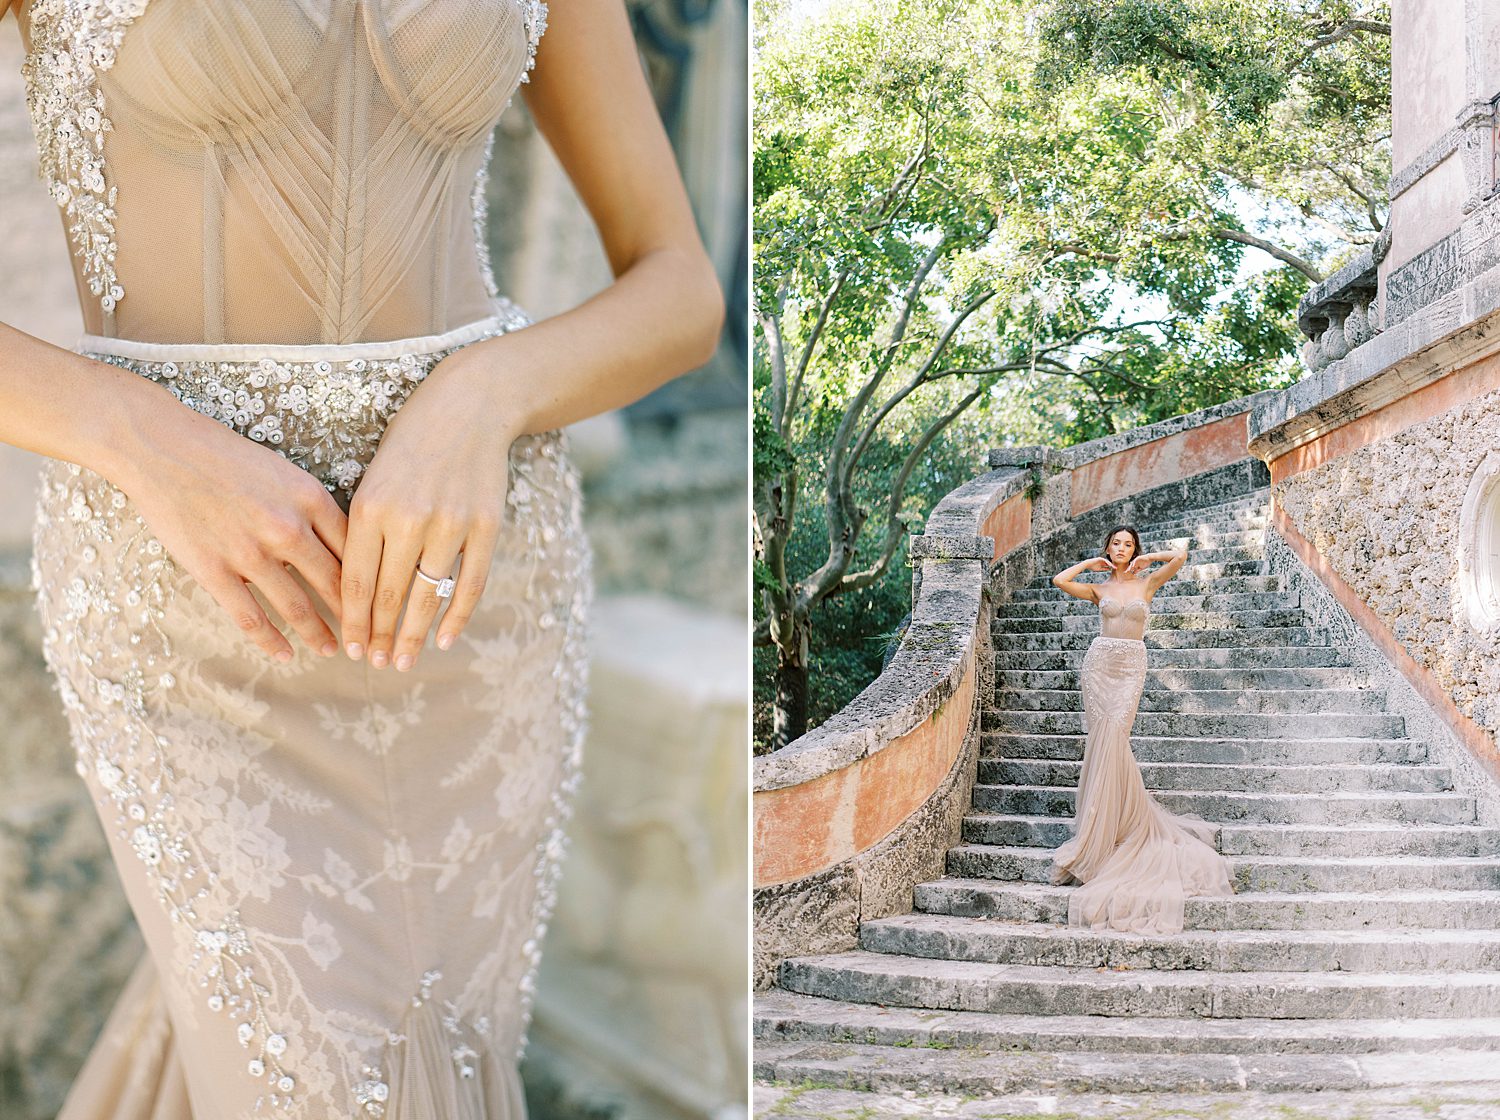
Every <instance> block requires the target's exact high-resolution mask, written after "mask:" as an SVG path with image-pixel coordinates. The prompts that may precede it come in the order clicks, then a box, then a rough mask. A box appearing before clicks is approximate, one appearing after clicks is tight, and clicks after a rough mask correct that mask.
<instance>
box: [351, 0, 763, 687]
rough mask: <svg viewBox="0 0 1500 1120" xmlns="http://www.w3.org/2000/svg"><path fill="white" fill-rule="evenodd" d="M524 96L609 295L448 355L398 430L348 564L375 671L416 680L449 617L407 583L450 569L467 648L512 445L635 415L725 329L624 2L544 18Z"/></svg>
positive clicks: (356, 529)
mask: <svg viewBox="0 0 1500 1120" xmlns="http://www.w3.org/2000/svg"><path fill="white" fill-rule="evenodd" d="M522 89H523V91H524V96H525V97H526V102H527V105H528V107H529V108H530V110H531V113H532V116H533V117H534V118H535V120H536V123H537V127H538V129H539V130H540V131H541V134H542V136H543V137H545V138H546V140H547V142H548V143H549V144H550V145H551V147H552V150H553V151H554V152H555V153H556V154H557V158H558V160H559V161H560V162H561V164H562V166H563V168H564V170H565V171H566V172H567V174H568V177H569V178H570V179H571V180H572V183H573V185H574V187H575V188H576V189H577V191H578V194H579V197H580V198H581V199H582V200H583V203H584V205H585V206H586V207H587V208H588V211H589V214H590V215H591V216H592V217H593V219H594V224H595V226H596V228H597V229H598V232H599V237H600V239H601V241H602V242H603V245H604V251H605V254H606V256H607V257H608V259H609V264H610V268H611V270H612V271H613V273H614V276H615V280H614V283H612V284H611V285H609V286H608V287H607V288H605V289H604V290H603V291H601V292H599V293H597V294H596V295H594V296H592V297H591V298H589V299H587V300H585V301H584V302H583V303H581V304H580V305H579V306H577V307H575V308H573V309H572V310H569V311H566V312H564V313H562V314H559V315H556V316H554V317H552V318H549V319H545V320H543V321H541V322H539V323H534V324H532V325H530V326H528V327H525V328H524V329H521V330H516V331H511V332H508V333H506V334H503V335H500V336H497V337H495V338H490V339H485V340H482V341H480V342H476V343H473V344H471V345H469V346H465V347H463V348H461V349H460V350H457V351H455V352H454V353H453V354H451V355H449V356H448V357H446V358H444V359H443V360H442V361H441V362H439V363H438V364H437V365H436V366H435V367H434V368H433V369H432V371H431V372H430V373H429V374H428V375H427V377H426V379H425V380H424V381H423V382H422V384H421V385H420V386H418V387H417V389H416V390H414V391H413V393H412V394H411V396H410V397H409V398H408V399H407V401H406V403H405V404H403V405H402V408H401V411H400V413H399V414H397V415H396V416H395V417H393V418H392V420H391V423H390V425H389V426H388V428H387V429H386V431H385V433H384V434H383V436H382V438H381V443H380V446H379V448H378V450H377V451H376V453H375V457H374V459H373V460H372V461H371V464H370V467H369V469H368V470H367V471H366V472H365V475H364V477H363V478H362V479H361V480H360V485H359V489H358V490H356V491H355V495H354V499H353V502H352V504H351V507H350V520H349V540H348V548H347V550H346V552H345V554H344V557H343V561H344V621H343V639H344V642H345V645H346V647H347V649H348V652H349V655H350V656H351V657H355V658H358V657H360V656H362V655H363V654H364V653H365V652H366V651H368V653H369V656H370V662H371V664H372V665H374V666H375V667H377V668H379V667H381V666H382V665H384V664H386V663H387V661H394V662H395V663H396V666H397V668H400V669H407V668H410V667H411V665H413V664H415V661H416V657H417V655H418V653H419V652H420V651H421V649H422V646H423V645H424V644H425V642H426V637H427V633H428V630H429V629H430V628H431V626H432V622H433V620H434V619H435V618H436V616H437V612H438V609H439V607H440V605H441V604H440V602H439V600H438V599H437V598H436V596H434V595H433V594H431V593H430V590H429V588H430V586H431V585H429V584H426V583H425V581H423V582H421V583H420V585H414V584H413V580H414V578H415V575H416V569H417V567H418V566H420V567H421V568H422V570H423V571H426V572H429V573H431V574H434V575H437V574H446V573H448V572H450V571H452V569H453V566H454V564H455V563H456V561H457V557H458V554H459V552H460V551H461V552H462V553H463V565H462V569H461V571H460V573H459V575H458V583H457V586H456V588H455V590H454V593H453V597H452V599H451V600H450V601H449V603H448V606H447V609H446V611H445V612H444V614H443V619H442V622H441V624H440V625H439V628H438V629H439V633H438V646H439V647H440V648H444V649H446V648H447V647H448V646H449V645H450V644H451V643H452V642H453V641H454V640H456V638H457V636H458V634H459V633H460V632H461V631H462V630H463V627H464V625H465V623H466V622H467V621H468V618H469V616H470V615H471V613H472V612H473V610H474V608H475V607H476V606H477V605H478V602H479V599H480V596H481V595H482V594H483V591H484V586H485V583H486V580H487V571H488V567H489V560H490V557H491V555H492V550H493V546H494V542H495V540H496V539H497V536H498V525H497V523H496V521H495V518H496V517H497V516H498V513H499V511H500V510H501V509H503V507H504V501H505V494H506V489H507V478H506V470H507V464H506V455H507V452H508V450H509V447H510V445H511V443H513V442H514V440H515V439H516V437H517V436H520V435H525V434H528V433H538V432H545V431H548V430H550V429H553V428H558V427H561V426H563V425H565V424H570V423H573V422H574V421H577V420H582V419H584V418H585V417H588V416H594V415H597V414H598V413H601V412H605V411H608V410H610V409H613V408H618V407H620V406H621V405H625V404H628V403H630V402H631V401H634V400H637V399H639V398H640V397H642V396H644V395H645V394H647V393H648V392H650V391H651V390H653V389H655V388H657V387H658V386H660V385H662V384H664V383H665V382H667V381H669V380H671V379H672V378H674V377H677V376H679V375H680V374H683V373H686V372H687V371H688V370H690V369H693V368H695V367H697V366H699V365H702V364H703V363H704V362H706V361H707V360H708V359H709V357H710V356H711V355H712V354H713V351H714V348H715V346H716V344H717V340H718V337H719V331H720V328H721V327H722V325H723V320H724V297H723V294H722V292H721V291H720V288H719V282H718V277H717V275H716V274H715V271H714V268H713V264H712V261H711V260H710V259H709V256H708V253H707V252H706V251H705V249H704V247H703V243H702V240H701V238H700V237H699V234H698V227H697V222H696V220H695V219H694V217H693V212H692V207H691V205H690V204H689V201H688V196H687V188H686V187H685V186H684V185H683V182H682V177H681V174H680V173H679V171H678V168H677V162H676V159H675V157H674V156H673V153H672V147H671V144H670V143H669V142H668V139H667V135H666V130H665V129H664V128H663V126H662V122H661V118H660V116H659V115H658V113H657V110H656V105H655V102H654V101H653V100H652V97H651V91H650V87H649V86H648V85H647V83H646V77H645V74H644V72H643V71H642V68H641V62H640V58H639V56H638V54H637V51H636V45H635V39H634V37H633V36H632V34H631V30H630V21H629V19H628V18H627V16H626V12H625V7H624V4H623V2H622V0H567V2H566V3H563V4H553V5H552V8H551V9H550V11H549V14H548V26H547V31H546V34H545V35H544V36H543V38H542V41H541V43H540V44H539V48H538V51H537V65H536V69H535V70H533V71H532V72H531V76H530V80H529V81H528V82H527V83H526V84H525V85H524V86H523V87H522ZM732 187H733V189H736V190H738V189H740V188H741V184H738V183H736V184H733V185H732ZM409 592H410V600H409V601H407V597H408V593H409ZM403 602H405V603H406V611H405V616H404V618H403V619H402V623H401V632H400V635H399V636H397V635H396V632H395V631H396V619H397V616H398V614H399V613H400V610H401V606H402V604H403Z"/></svg>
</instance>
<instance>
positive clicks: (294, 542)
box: [0, 0, 346, 659]
mask: <svg viewBox="0 0 1500 1120" xmlns="http://www.w3.org/2000/svg"><path fill="white" fill-rule="evenodd" d="M0 2H3V0H0ZM0 441H4V442H5V443H8V444H11V445H12V446H14V447H20V448H24V449H25V450H27V451H35V452H37V453H38V454H41V455H46V456H50V457H51V458H54V459H62V460H65V461H66V462H70V463H77V464H78V465H79V466H82V467H86V468H88V469H89V470H91V471H94V472H95V473H96V474H99V475H101V476H103V477H104V478H106V479H108V480H109V481H110V482H112V483H114V484H115V485H116V486H118V487H119V488H120V489H121V490H123V491H124V492H125V493H126V494H127V495H128V496H129V497H130V498H131V499H132V501H133V502H134V503H135V506H136V510H137V512H138V513H139V514H140V515H141V517H142V518H143V519H144V520H145V521H146V524H147V527H148V528H149V529H150V530H151V531H152V533H153V534H154V535H155V536H156V537H157V539H158V540H160V541H161V543H162V546H163V547H164V548H165V549H166V550H167V553H168V554H169V555H170V556H171V557H172V558H173V560H175V561H177V562H178V563H180V564H181V565H182V566H183V567H184V568H185V569H187V571H188V573H189V574H190V575H192V576H193V577H194V578H195V579H196V580H197V581H198V582H199V583H201V584H202V585H203V587H204V588H205V589H206V590H207V591H208V592H209V593H210V594H211V595H212V596H213V597H214V599H215V600H216V601H217V602H218V604H219V605H220V606H221V607H223V608H224V610H225V611H226V612H228V614H229V615H230V617H231V618H232V619H233V620H234V621H235V624H236V625H238V626H239V627H240V629H241V630H243V631H244V633H245V636H246V637H247V638H249V639H250V640H251V641H253V642H254V643H255V644H256V645H258V646H260V648H261V649H263V650H264V651H265V652H266V653H267V654H269V655H271V656H282V655H284V659H287V658H290V657H291V656H292V647H291V645H290V643H288V641H287V640H286V638H285V637H284V636H283V635H282V633H281V631H280V630H278V629H277V628H276V626H274V625H273V624H272V623H271V621H270V619H269V618H268V617H267V616H266V613H265V611H264V610H263V609H262V608H261V605H260V604H259V603H258V602H256V599H255V596H254V595H252V594H251V592H250V589H249V587H247V586H246V583H247V581H248V582H252V583H254V584H255V585H256V586H257V587H259V588H260V590H261V592H262V593H263V594H264V595H265V597H266V599H267V601H268V602H270V603H271V605H272V606H274V607H275V608H276V609H277V611H279V612H280V614H281V616H282V618H283V619H286V620H287V621H288V622H289V623H290V625H291V628H293V629H295V630H296V631H297V633H298V634H300V635H301V637H302V638H303V640H304V641H306V642H307V644H308V645H309V646H310V647H311V648H313V649H316V650H322V649H323V648H324V647H325V646H326V645H327V644H328V643H331V642H332V641H333V631H332V630H331V629H330V628H329V627H328V626H327V624H326V623H325V622H324V620H323V619H322V618H321V617H320V616H319V613H318V611H317V609H316V607H315V606H314V605H313V602H312V600H311V599H310V598H309V596H308V595H307V594H306V593H305V592H304V590H303V589H302V588H301V587H300V586H299V585H298V584H297V582H296V581H295V580H294V579H293V578H292V576H291V574H290V573H289V572H288V571H287V569H286V565H287V564H291V565H293V566H294V567H296V568H297V570H298V571H299V572H300V573H301V574H302V575H303V577H304V578H305V580H306V581H307V584H308V585H309V586H310V587H311V588H313V589H314V590H315V591H316V592H317V593H318V594H319V595H320V596H321V597H322V598H323V599H324V600H325V601H326V602H327V603H328V604H329V606H330V608H331V610H332V612H333V614H334V617H335V619H337V618H338V614H339V611H340V609H341V604H340V601H339V562H338V552H339V550H340V549H341V548H342V545H343V534H344V531H345V521H346V519H345V517H344V512H343V510H341V509H339V507H338V504H337V503H336V502H334V500H333V498H332V497H331V496H330V495H329V494H328V492H327V491H326V490H324V489H323V487H322V486H321V485H320V484H319V483H318V481H317V480H316V479H315V478H313V477H312V475H310V474H308V473H307V472H306V471H304V470H302V469H301V468H300V467H298V466H296V465H295V464H293V463H291V462H290V461H288V460H286V459H283V458H282V457H281V456H280V455H278V454H276V452H274V451H272V450H270V449H269V448H267V447H263V446H261V445H260V444H257V443H255V442H253V441H251V440H248V439H245V438H244V437H243V436H241V435H238V434H236V433H235V432H233V431H231V430H230V429H229V428H227V427H226V426H224V425H223V424H220V423H219V422H218V421H217V420H213V419H210V418H209V417H207V416H204V415H202V414H201V413H198V412H195V411H193V410H192V409H191V408H188V407H187V406H186V405H184V404H183V403H182V402H181V401H179V400H178V399H177V398H176V397H175V396H173V395H172V393H171V391H170V390H168V389H167V388H165V387H164V386H162V385H160V384H158V383H156V382H154V381H152V380H150V379H148V378H145V377H142V376H140V375H139V374H135V373H131V372H130V371H129V370H125V369H121V368H120V367H119V366H115V365H111V364H110V363H108V362H100V361H96V360H95V359H93V358H86V357H84V356H83V355H81V354H75V353H73V352H72V351H71V350H63V349H62V348H60V347H57V346H53V345H52V344H51V343H48V342H44V341H42V340H41V339H39V338H36V337H34V336H33V335H29V334H26V333H25V332H24V331H18V330H16V329H15V328H14V327H10V326H6V325H5V324H4V323H0ZM226 510H232V511H233V512H234V516H232V517H226V516H225V515H224V514H225V511H226ZM332 652H337V647H335V648H334V649H333V650H332Z"/></svg>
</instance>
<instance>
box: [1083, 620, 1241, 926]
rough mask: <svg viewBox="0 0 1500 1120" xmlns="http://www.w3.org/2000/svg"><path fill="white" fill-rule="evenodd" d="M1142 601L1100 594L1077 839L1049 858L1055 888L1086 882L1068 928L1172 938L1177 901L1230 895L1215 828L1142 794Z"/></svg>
mask: <svg viewBox="0 0 1500 1120" xmlns="http://www.w3.org/2000/svg"><path fill="white" fill-rule="evenodd" d="M1150 609H1151V608H1150V604H1149V603H1148V602H1147V601H1146V600H1144V599H1133V600H1132V601H1131V602H1128V603H1126V602H1122V601H1121V600H1120V599H1119V598H1118V597H1116V596H1113V595H1105V594H1103V593H1101V594H1100V598H1099V614H1100V634H1099V636H1098V637H1096V638H1095V639H1094V640H1093V642H1092V643H1090V645H1089V648H1088V652H1087V653H1085V654H1084V657H1083V669H1082V673H1081V678H1082V686H1083V720H1084V741H1083V765H1082V767H1080V769H1079V774H1078V793H1077V798H1076V800H1075V802H1074V819H1073V836H1072V838H1071V839H1069V840H1068V841H1067V842H1065V843H1064V844H1063V845H1062V846H1061V847H1059V848H1058V849H1057V851H1056V852H1055V853H1054V854H1053V865H1054V866H1053V878H1054V881H1056V882H1058V883H1082V884H1083V885H1082V886H1080V887H1079V888H1078V889H1077V890H1075V891H1073V892H1072V893H1071V895H1070V896H1069V899H1068V924H1069V925H1075V926H1088V927H1090V928H1092V929H1114V930H1122V931H1126V932H1130V933H1176V932H1179V931H1180V930H1181V929H1182V924H1183V900H1184V899H1185V898H1192V897H1202V896H1223V895H1229V894H1233V893H1234V890H1233V887H1232V886H1231V885H1230V881H1229V864H1228V862H1227V861H1226V860H1225V859H1224V857H1223V856H1221V855H1220V854H1219V853H1218V851H1217V850H1216V849H1215V848H1214V846H1213V844H1214V831H1215V829H1214V826H1213V825H1211V824H1208V823H1205V822H1204V821H1201V820H1198V819H1196V818H1194V817H1189V816H1178V815H1176V814H1173V813H1170V812H1168V811H1167V810H1166V809H1164V808H1163V807H1162V806H1161V805H1160V804H1159V803H1158V802H1157V800H1156V799H1155V798H1154V797H1152V796H1151V794H1150V793H1148V792H1147V791H1146V783H1145V781H1144V780H1143V779H1142V777H1141V768H1140V765H1139V764H1138V763H1137V762H1136V760H1135V755H1134V754H1132V753H1131V750H1130V731H1131V728H1132V726H1133V725H1134V724H1135V715H1136V709H1137V707H1138V706H1139V705H1140V702H1141V691H1142V690H1143V689H1144V687H1145V683H1146V643H1145V640H1144V635H1145V633H1146V620H1147V618H1148V617H1149V614H1150Z"/></svg>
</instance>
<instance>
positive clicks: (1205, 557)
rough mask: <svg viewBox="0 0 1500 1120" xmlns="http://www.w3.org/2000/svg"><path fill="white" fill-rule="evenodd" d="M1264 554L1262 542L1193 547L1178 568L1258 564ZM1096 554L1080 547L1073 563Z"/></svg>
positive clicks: (1075, 553) (1096, 553)
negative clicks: (1219, 546)
mask: <svg viewBox="0 0 1500 1120" xmlns="http://www.w3.org/2000/svg"><path fill="white" fill-rule="evenodd" d="M1148 547H1149V546H1148ZM1265 554H1266V549H1265V544H1264V543H1263V542H1262V543H1257V544H1235V545H1228V546H1226V547H1224V548H1193V549H1189V551H1188V562H1187V563H1186V564H1184V565H1183V566H1182V568H1181V569H1180V570H1181V571H1183V572H1186V571H1189V570H1190V569H1193V568H1206V567H1210V566H1213V565H1222V564H1240V563H1247V562H1248V563H1257V564H1258V563H1260V561H1261V560H1262V559H1263V558H1264V557H1265ZM1098 555H1099V553H1098V551H1096V550H1094V549H1092V548H1081V549H1079V550H1077V551H1076V552H1074V553H1073V563H1075V564H1076V563H1077V562H1078V561H1080V560H1087V559H1089V557H1091V556H1098ZM1055 574H1056V573H1048V575H1047V578H1048V579H1049V580H1050V579H1051V578H1052V576H1053V575H1055ZM1192 574H1193V575H1195V576H1196V575H1197V574H1198V573H1197V572H1193V573H1192Z"/></svg>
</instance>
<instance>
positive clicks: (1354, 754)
mask: <svg viewBox="0 0 1500 1120" xmlns="http://www.w3.org/2000/svg"><path fill="white" fill-rule="evenodd" d="M1130 750H1131V753H1132V754H1134V755H1135V757H1136V761H1138V762H1143V763H1145V762H1203V763H1209V764H1217V765H1228V764H1231V763H1245V764H1248V765H1251V766H1369V765H1374V764H1377V763H1384V764H1390V765H1405V764H1407V763H1422V762H1426V761H1427V744H1426V743H1424V742H1422V741H1421V740H1419V739H1361V738H1348V739H1250V738H1244V739H1239V738H1224V737H1214V738H1198V737H1196V736H1180V735H1179V736H1163V735H1132V736H1131V737H1130ZM980 757H981V758H1004V759H1010V760H1022V759H1037V760H1048V759H1055V760H1057V761H1062V762H1079V761H1082V759H1083V736H1082V735H1024V734H1018V733H1007V732H1004V731H986V732H985V733H984V738H983V741H982V743H981V745H980Z"/></svg>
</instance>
